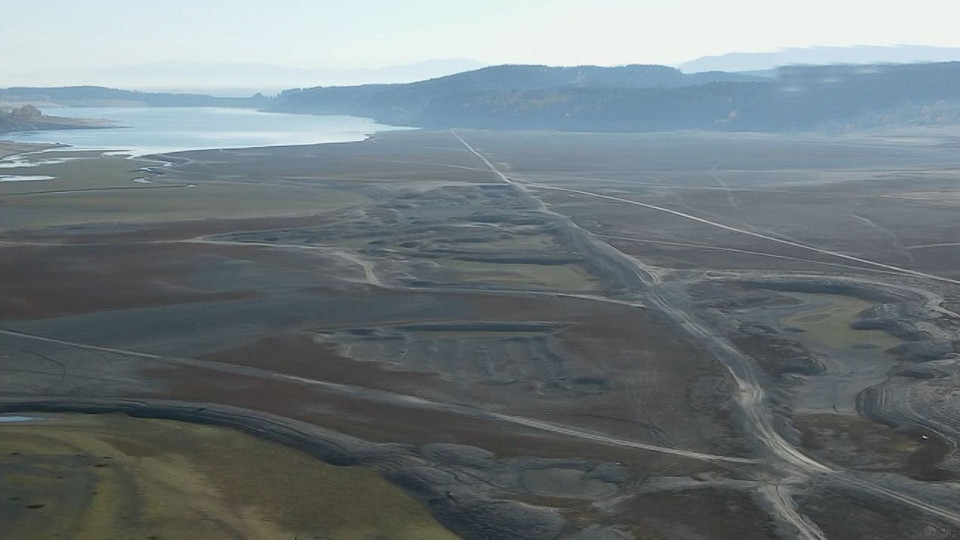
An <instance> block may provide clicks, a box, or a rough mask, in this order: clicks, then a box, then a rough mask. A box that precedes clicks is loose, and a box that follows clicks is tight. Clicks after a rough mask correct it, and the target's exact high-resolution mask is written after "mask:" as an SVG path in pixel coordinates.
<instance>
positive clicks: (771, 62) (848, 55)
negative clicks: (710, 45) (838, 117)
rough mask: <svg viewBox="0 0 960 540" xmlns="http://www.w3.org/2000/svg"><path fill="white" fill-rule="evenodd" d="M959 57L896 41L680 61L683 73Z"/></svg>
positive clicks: (955, 51) (944, 49)
mask: <svg viewBox="0 0 960 540" xmlns="http://www.w3.org/2000/svg"><path fill="white" fill-rule="evenodd" d="M958 60H960V48H952V47H930V46H922V45H897V46H892V47H880V46H868V45H861V46H856V47H802V48H801V47H794V48H787V49H780V50H779V51H771V52H731V53H727V54H721V55H717V56H704V57H702V58H697V59H695V60H691V61H689V62H685V63H683V64H680V66H679V67H680V70H681V71H683V72H684V73H700V72H704V71H732V72H743V71H748V72H749V71H767V70H774V69H776V68H778V67H782V66H791V65H831V64H915V63H921V62H954V61H958Z"/></svg>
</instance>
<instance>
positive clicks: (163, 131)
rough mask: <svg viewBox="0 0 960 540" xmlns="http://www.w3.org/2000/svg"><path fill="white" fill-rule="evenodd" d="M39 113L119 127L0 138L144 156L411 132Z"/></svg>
mask: <svg viewBox="0 0 960 540" xmlns="http://www.w3.org/2000/svg"><path fill="white" fill-rule="evenodd" d="M43 113H44V114H46V115H50V116H64V117H74V118H96V119H104V120H110V121H113V122H115V123H116V124H117V126H120V127H117V128H115V129H78V130H57V131H33V132H22V133H10V134H5V135H4V138H5V139H9V140H13V141H18V142H53V143H61V144H69V145H71V146H74V147H76V148H77V149H96V150H122V151H124V152H128V153H131V154H134V155H144V154H158V153H166V152H177V151H184V150H200V149H209V148H247V147H256V146H286V145H296V144H316V143H333V142H352V141H362V140H364V139H365V138H366V137H367V136H368V135H371V134H373V133H375V132H378V131H393V130H400V129H411V128H405V127H398V126H388V125H385V124H378V123H376V122H374V121H373V120H370V119H367V118H358V117H354V116H311V115H295V114H280V113H267V112H259V111H254V110H250V109H231V108H214V107H189V108H187V107H171V108H146V107H143V108H141V107H132V108H121V107H104V108H93V107H91V108H86V107H84V108H80V107H77V108H44V109H43Z"/></svg>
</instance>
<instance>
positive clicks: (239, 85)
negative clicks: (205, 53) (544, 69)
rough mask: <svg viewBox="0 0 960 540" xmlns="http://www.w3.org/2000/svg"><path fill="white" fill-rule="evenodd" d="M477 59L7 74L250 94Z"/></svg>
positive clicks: (375, 78)
mask: <svg viewBox="0 0 960 540" xmlns="http://www.w3.org/2000/svg"><path fill="white" fill-rule="evenodd" d="M484 65H485V64H483V63H482V62H478V61H476V60H470V59H463V58H450V59H435V60H426V61H423V62H415V63H411V64H403V65H393V66H386V67H381V68H372V69H367V68H358V69H327V68H301V67H288V66H281V65H272V64H255V63H220V64H217V63H202V62H155V63H149V64H142V65H132V66H120V67H109V68H100V69H87V70H78V71H50V72H44V71H39V72H34V73H27V74H20V75H17V74H8V75H6V76H5V77H4V79H5V83H6V84H8V85H11V86H17V85H23V86H31V87H38V86H50V87H55V86H78V85H83V86H104V87H113V88H128V89H132V90H141V91H148V92H178V93H194V94H211V95H215V96H221V97H246V96H250V95H253V94H256V93H263V94H276V93H278V92H280V91H281V90H285V89H288V88H300V87H313V86H352V85H362V84H373V83H407V82H415V81H422V80H425V79H431V78H435V77H442V76H444V75H451V74H454V73H460V72H463V71H469V70H474V69H478V68H481V67H484Z"/></svg>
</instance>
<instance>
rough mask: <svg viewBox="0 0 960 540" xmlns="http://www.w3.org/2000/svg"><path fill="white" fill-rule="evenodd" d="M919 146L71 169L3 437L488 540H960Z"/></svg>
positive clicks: (942, 161) (874, 142)
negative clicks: (218, 436) (83, 426)
mask: <svg viewBox="0 0 960 540" xmlns="http://www.w3.org/2000/svg"><path fill="white" fill-rule="evenodd" d="M921 140H922V141H923V144H919V143H918V144H913V145H901V144H897V143H896V142H894V141H893V140H891V141H889V142H888V140H887V139H885V138H883V137H872V138H863V139H856V140H854V139H820V138H816V137H804V138H781V137H767V136H756V135H729V134H724V135H705V134H659V135H650V134H645V135H590V134H555V133H492V132H474V131H469V132H404V133H390V134H383V135H379V136H377V137H376V138H374V139H372V140H370V141H367V142H364V143H351V144H335V145H321V146H312V147H311V146H306V147H287V148H257V149H245V150H229V151H201V152H189V153H182V154H177V155H173V156H154V157H152V158H150V160H151V161H148V162H145V163H133V162H123V161H116V160H113V159H111V158H95V157H87V158H86V159H81V160H73V161H66V162H63V163H59V164H51V165H46V166H45V167H47V169H45V171H47V172H45V173H44V174H47V175H50V176H54V177H55V178H54V179H53V180H46V181H42V182H29V183H27V182H22V183H12V182H11V183H7V184H0V209H2V210H3V215H2V217H0V370H2V373H3V377H2V379H0V409H2V411H4V412H7V413H15V412H18V411H33V412H36V411H46V412H56V413H65V412H86V413H108V412H114V413H126V414H128V415H132V416H136V417H146V418H161V419H168V420H181V421H187V422H192V423H200V424H213V425H218V426H223V427H229V428H233V429H238V430H242V431H246V432H248V433H251V434H254V435H257V436H259V437H261V438H265V439H268V440H271V441H273V442H276V443H281V444H283V445H286V446H290V447H293V448H295V449H297V450H300V451H303V452H307V453H309V454H311V455H313V456H315V457H316V458H319V460H321V461H325V462H327V463H330V464H333V465H341V466H347V465H355V466H362V467H364V468H365V470H371V469H372V470H376V471H379V473H380V474H381V475H382V476H383V477H384V478H386V479H387V480H389V481H390V482H392V483H393V484H394V485H396V486H399V487H400V488H402V490H403V491H404V492H405V493H406V494H407V495H408V496H410V497H412V498H413V499H415V500H416V501H418V502H419V504H420V505H422V507H423V508H425V509H426V510H428V511H429V512H430V513H431V514H432V516H433V518H434V519H435V520H437V522H438V523H440V524H441V525H442V526H443V527H444V528H445V529H446V530H448V531H450V532H451V533H452V534H455V535H458V536H461V537H465V538H600V539H607V538H609V539H620V538H778V537H779V538H796V537H800V538H847V537H850V538H853V537H856V535H857V534H859V532H861V531H871V532H870V535H871V537H876V538H902V537H904V535H907V536H909V537H914V538H931V539H933V538H957V537H960V536H958V535H960V505H958V504H957V503H956V501H955V497H953V496H952V495H951V494H952V493H953V491H954V490H955V488H956V485H957V484H956V483H955V482H956V475H957V474H958V473H960V464H958V461H957V459H956V456H955V455H954V453H955V449H956V441H957V440H958V436H960V433H958V431H957V429H960V425H958V424H957V420H956V419H957V418H960V415H958V414H957V413H958V412H960V411H958V410H957V407H958V406H960V402H958V401H957V397H956V391H955V388H956V383H957V379H958V377H960V372H958V370H957V366H958V364H957V360H958V359H960V341H958V339H960V336H958V327H960V317H958V316H957V315H956V314H955V313H954V312H955V311H957V309H958V308H960V269H958V267H957V266H956V264H951V263H950V261H951V260H952V261H954V263H955V262H956V261H957V260H960V246H958V245H955V244H953V243H952V242H954V241H955V240H954V239H955V238H957V237H960V223H958V222H957V220H956V219H955V216H956V211H957V208H956V200H957V198H956V197H953V198H951V197H948V196H945V195H942V194H944V193H947V194H951V193H953V194H955V193H956V187H955V178H956V176H955V171H956V170H957V166H958V165H960V159H958V158H956V157H955V156H954V155H953V153H952V152H951V151H950V149H949V147H948V146H945V145H943V144H941V141H938V140H931V139H928V138H924V139H918V141H921ZM34 168H35V167H34ZM11 170H14V172H13V173H11V174H20V172H18V171H17V170H16V169H11ZM135 179H139V180H145V181H139V182H135V181H134V180H135ZM14 184H18V185H14ZM23 184H30V185H29V186H25V185H23ZM931 193H939V194H941V195H938V196H931V195H930V194H931ZM7 210H9V212H8V211H7ZM21 414H26V413H21ZM130 421H133V420H130ZM0 429H6V428H4V427H3V426H0ZM317 466H318V467H320V466H322V464H321V463H318V465H317ZM211 489H213V488H211ZM221 489H222V488H221ZM214 491H216V490H214ZM357 497H358V498H360V497H364V496H363V495H359V494H358V495H357ZM371 497H373V498H374V499H377V497H378V496H377V495H371ZM305 498H308V499H309V497H306V496H305ZM365 504H376V502H375V501H365ZM219 512H221V513H222V512H224V510H222V509H221V510H219ZM213 513H216V512H213ZM889 516H897V519H896V520H895V521H897V523H898V525H897V526H896V527H893V526H889V524H888V523H887V522H886V521H884V519H887V520H889V519H891V518H890V517H889ZM5 520H6V521H5V523H12V522H15V521H16V519H14V518H9V517H8V518H5ZM267 521H268V522H269V521H270V520H269V519H268V520H267ZM276 525H277V524H276V523H272V524H271V526H276ZM311 531H312V532H311ZM298 533H302V534H304V535H307V537H310V536H309V535H308V534H314V535H319V534H324V533H323V532H322V531H320V530H319V529H310V530H306V529H301V530H299V531H298ZM329 534H331V537H333V538H339V537H349V536H344V534H342V533H341V534H333V533H329ZM390 534H391V533H389V532H388V533H386V537H398V538H399V537H402V536H399V535H400V532H399V531H394V536H391V535H390ZM241 536H249V537H270V534H265V533H262V532H257V531H248V532H246V533H244V534H242V535H241Z"/></svg>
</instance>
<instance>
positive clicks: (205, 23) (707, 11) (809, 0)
mask: <svg viewBox="0 0 960 540" xmlns="http://www.w3.org/2000/svg"><path fill="white" fill-rule="evenodd" d="M957 15H960V8H958V7H957V3H956V0H910V1H904V0H725V1H724V0H682V1H680V0H407V1H403V0H392V1H388V0H353V1H333V0H310V1H307V0H273V1H263V0H83V1H77V0H0V51H2V54H0V77H2V76H4V75H10V74H13V73H24V72H31V71H33V70H44V71H46V70H49V69H54V70H76V69H86V68H95V67H104V66H117V65H130V64H141V63H149V62H157V61H190V62H207V61H211V62H256V63H270V64H280V65H286V66H299V67H331V68H345V67H380V66H385V65H391V64H402V63H410V62H416V61H419V60H425V59H435V58H471V59H476V60H480V61H482V62H486V63H490V64H494V63H521V62H522V63H546V64H555V65H570V64H587V63H589V64H601V65H613V64H624V63H666V64H676V63H679V62H682V61H685V60H690V59H693V58H696V57H698V56H703V55H710V54H720V53H724V52H728V51H764V50H774V49H778V48H781V47H791V46H807V45H850V44H871V45H885V44H901V43H909V44H924V45H943V46H960V32H958V31H957V23H956V21H957ZM2 86H4V85H3V82H2V79H0V87H2Z"/></svg>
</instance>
